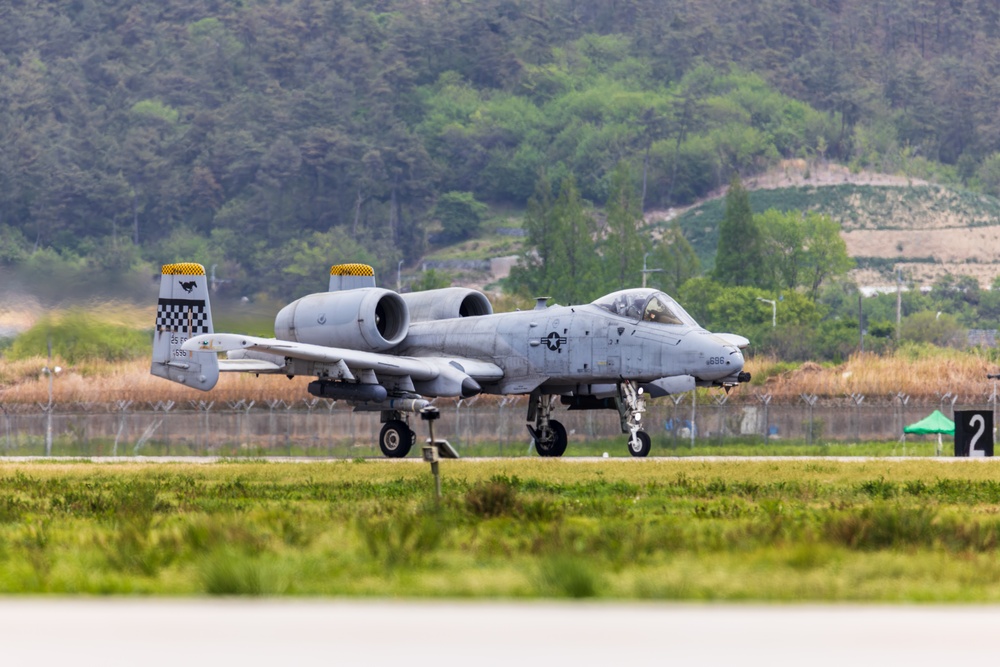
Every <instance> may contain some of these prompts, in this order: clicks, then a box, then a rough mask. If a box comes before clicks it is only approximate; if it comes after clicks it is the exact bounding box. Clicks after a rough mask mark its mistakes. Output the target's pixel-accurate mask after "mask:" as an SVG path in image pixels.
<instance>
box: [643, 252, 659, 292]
mask: <svg viewBox="0 0 1000 667" xmlns="http://www.w3.org/2000/svg"><path fill="white" fill-rule="evenodd" d="M647 257H649V253H648V252H647V253H646V254H645V255H643V256H642V288H643V289H646V274H649V273H663V269H647V268H646V258H647Z"/></svg>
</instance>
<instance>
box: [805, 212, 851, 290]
mask: <svg viewBox="0 0 1000 667" xmlns="http://www.w3.org/2000/svg"><path fill="white" fill-rule="evenodd" d="M802 227H803V235H802V242H803V249H802V265H801V268H800V270H799V274H800V275H801V279H800V284H801V285H802V286H803V287H805V288H806V291H807V292H808V294H809V298H811V299H813V300H814V301H815V300H816V298H817V296H818V295H819V289H820V286H821V285H822V284H823V283H824V282H825V281H827V280H829V279H831V278H836V277H838V276H842V275H844V274H846V273H847V272H848V271H850V270H851V269H852V268H853V267H854V260H853V259H851V258H850V257H849V256H848V255H847V244H846V243H844V239H843V238H841V236H840V225H838V224H837V223H836V222H834V221H833V219H832V218H830V216H827V215H820V214H819V213H815V212H809V213H807V214H806V216H805V219H803V221H802Z"/></svg>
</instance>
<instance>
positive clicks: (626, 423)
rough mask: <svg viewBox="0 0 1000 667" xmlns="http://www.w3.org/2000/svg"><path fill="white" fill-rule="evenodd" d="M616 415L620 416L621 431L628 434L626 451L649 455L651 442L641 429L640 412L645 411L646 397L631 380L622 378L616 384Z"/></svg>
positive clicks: (635, 454)
mask: <svg viewBox="0 0 1000 667" xmlns="http://www.w3.org/2000/svg"><path fill="white" fill-rule="evenodd" d="M616 402H617V404H618V415H619V416H620V417H621V423H622V433H625V434H627V435H628V453H629V454H631V455H632V456H640V457H642V456H649V450H650V448H651V447H652V443H651V441H650V438H649V434H648V433H646V432H645V431H643V430H641V427H642V424H641V422H642V413H643V412H645V411H646V399H645V398H643V396H642V389H641V388H638V389H637V388H636V386H635V385H634V384H633V383H632V381H631V380H622V381H621V383H619V385H618V400H617V401H616Z"/></svg>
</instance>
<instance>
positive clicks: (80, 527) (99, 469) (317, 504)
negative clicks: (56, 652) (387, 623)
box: [0, 459, 1000, 601]
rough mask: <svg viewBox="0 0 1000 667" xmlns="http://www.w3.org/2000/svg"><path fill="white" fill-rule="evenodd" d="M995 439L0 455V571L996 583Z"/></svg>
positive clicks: (521, 580) (576, 592)
mask: <svg viewBox="0 0 1000 667" xmlns="http://www.w3.org/2000/svg"><path fill="white" fill-rule="evenodd" d="M997 465H998V464H996V463H994V462H993V461H954V460H951V461H947V462H945V461H940V460H939V461H855V462H846V463H845V462H833V461H825V460H815V461H738V462H732V461H682V460H657V461H653V460H645V461H642V460H605V461H590V462H582V461H571V460H539V459H522V460H504V461H477V462H473V461H445V462H443V463H442V464H441V468H442V473H443V475H442V477H443V495H444V498H443V500H442V502H441V503H440V504H438V503H436V502H435V501H434V500H433V498H432V495H431V494H432V492H433V480H432V478H431V476H430V474H429V471H428V468H427V466H426V465H423V464H421V463H419V462H415V461H368V460H356V461H339V462H325V463H314V464H287V463H262V462H253V461H242V462H236V461H232V462H224V463H219V464H203V465H198V464H174V463H155V464H148V463H147V464H138V463H136V464H92V463H75V464H66V463H30V464H29V463H3V464H0V592H3V593H8V594H9V593H62V594H67V593H86V594H136V593H138V594H166V595H200V594H211V595H300V596H301V595H323V596H330V595H333V596H391V597H396V596H426V597H469V598H526V597H553V598H561V597H573V598H590V597H593V598H615V599H669V600H817V601H818V600H866V601H997V600H1000V562H998V561H997V559H996V557H995V554H996V549H997V546H998V541H1000V516H998V513H997V509H998V507H1000V481H998V474H997V473H998V472H1000V469H998V468H997Z"/></svg>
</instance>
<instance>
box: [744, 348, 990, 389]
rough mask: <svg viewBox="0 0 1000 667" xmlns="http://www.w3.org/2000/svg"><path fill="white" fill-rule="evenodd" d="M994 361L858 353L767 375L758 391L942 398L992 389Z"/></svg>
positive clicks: (757, 363) (762, 367)
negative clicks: (840, 360)
mask: <svg viewBox="0 0 1000 667" xmlns="http://www.w3.org/2000/svg"><path fill="white" fill-rule="evenodd" d="M774 364H775V360H773V359H756V360H751V361H750V363H749V364H748V367H747V369H748V370H749V371H750V373H751V374H753V373H754V372H757V373H759V374H764V373H765V372H766V369H767V368H768V366H773V365H774ZM988 372H996V371H995V367H994V365H993V364H990V363H989V362H987V361H985V360H984V359H982V358H979V357H977V356H975V355H972V354H963V353H957V352H955V353H948V352H945V351H942V352H941V355H940V356H934V357H922V358H916V359H908V358H906V357H905V356H904V355H895V356H891V357H881V356H877V355H873V354H856V355H854V356H852V357H851V358H850V359H849V360H848V361H847V362H846V363H844V364H841V365H838V366H834V367H822V366H820V365H818V364H814V363H805V364H802V365H801V366H800V367H799V368H797V369H795V370H793V371H789V372H786V373H782V374H779V375H774V376H773V377H770V378H768V380H767V381H766V382H765V383H764V385H763V386H762V387H759V388H758V389H757V391H760V392H766V393H770V394H771V395H772V396H774V397H775V399H779V400H780V399H795V398H798V396H799V395H800V394H815V395H817V396H820V397H843V396H845V395H849V394H852V393H858V394H864V395H865V396H895V395H896V393H897V392H902V393H904V394H908V395H910V396H912V397H914V398H937V397H938V395H940V394H944V393H946V392H951V393H952V394H962V395H966V396H967V395H976V394H983V393H988V392H989V391H990V390H991V388H992V381H988V380H987V379H986V374H987V373H988Z"/></svg>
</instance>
